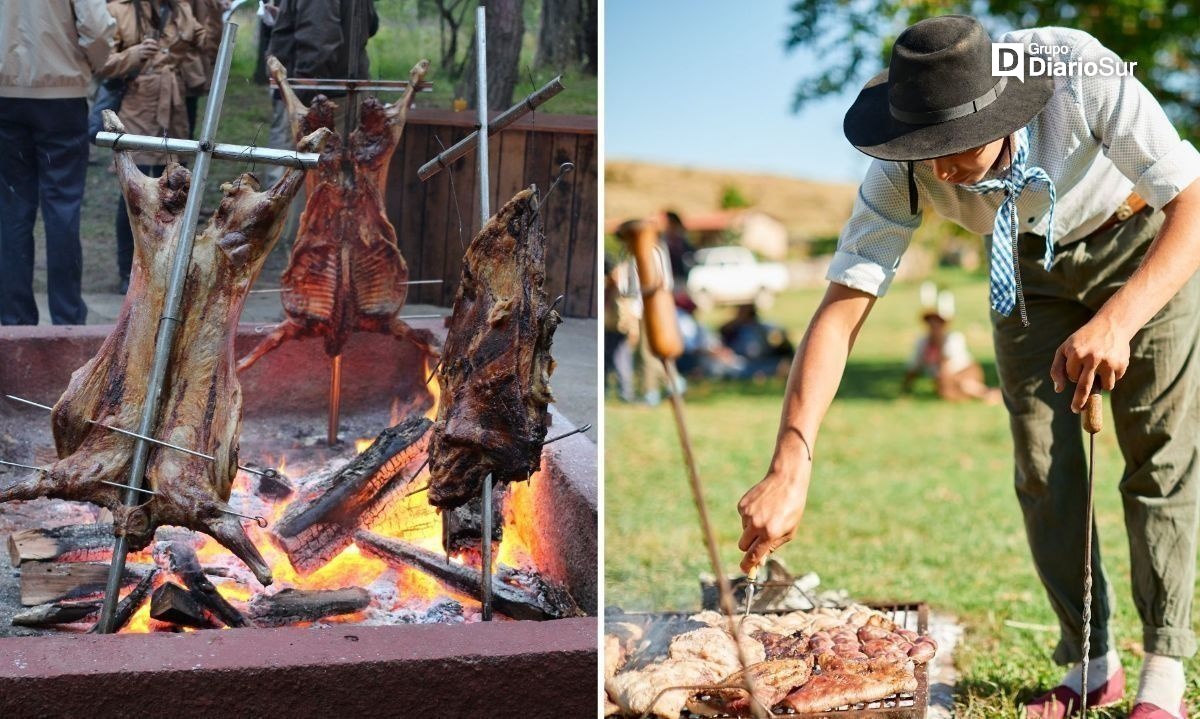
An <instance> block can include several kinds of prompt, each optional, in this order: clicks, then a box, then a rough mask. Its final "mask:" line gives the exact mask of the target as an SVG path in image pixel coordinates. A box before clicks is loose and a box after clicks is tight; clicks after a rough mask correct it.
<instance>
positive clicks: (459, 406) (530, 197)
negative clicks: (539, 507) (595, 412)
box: [429, 187, 562, 509]
mask: <svg viewBox="0 0 1200 719" xmlns="http://www.w3.org/2000/svg"><path fill="white" fill-rule="evenodd" d="M545 242H546V238H545V235H543V233H542V229H541V223H540V220H539V218H538V196H537V188H534V187H531V188H529V189H526V190H522V191H521V192H519V193H517V195H516V196H515V197H513V198H512V199H511V200H509V201H508V203H507V204H506V205H504V207H503V208H501V209H500V211H499V212H498V213H496V214H495V215H494V216H493V217H492V218H491V219H490V220H488V223H487V225H485V226H484V228H483V229H482V230H480V232H479V234H478V235H476V236H475V239H474V240H472V241H471V245H470V247H468V248H467V254H466V256H465V257H464V258H463V270H462V282H461V283H460V284H459V287H458V294H457V295H456V296H455V298H454V313H453V315H452V316H451V317H450V324H449V329H448V332H447V337H446V346H445V350H444V352H443V359H442V362H441V366H440V369H439V370H438V383H439V384H440V386H441V404H440V406H439V407H438V417H437V422H436V423H435V424H434V427H433V439H432V441H431V442H430V446H429V474H430V479H429V501H430V503H431V504H433V505H435V506H437V507H441V508H443V509H446V508H453V507H457V506H459V505H462V504H464V503H466V502H467V501H468V500H470V499H471V498H472V497H478V496H479V493H480V491H481V487H482V484H483V479H484V477H485V476H486V475H487V474H488V473H489V472H491V473H492V478H493V480H494V481H495V483H496V484H497V485H499V484H501V483H504V482H515V481H521V480H525V479H528V478H529V475H530V474H531V473H533V472H535V471H537V469H538V467H539V465H540V464H541V456H542V442H543V441H544V440H545V438H546V405H547V404H548V403H550V402H553V401H554V397H553V396H552V395H551V393H550V373H551V372H553V371H554V359H553V358H552V357H551V356H550V343H551V341H552V339H553V337H554V330H555V328H556V327H557V326H558V323H559V322H561V321H562V320H561V318H560V317H559V315H558V312H556V311H555V310H554V308H553V307H552V306H551V305H550V303H549V302H547V301H546V292H545V290H544V289H543V284H544V281H545V257H544V254H545Z"/></svg>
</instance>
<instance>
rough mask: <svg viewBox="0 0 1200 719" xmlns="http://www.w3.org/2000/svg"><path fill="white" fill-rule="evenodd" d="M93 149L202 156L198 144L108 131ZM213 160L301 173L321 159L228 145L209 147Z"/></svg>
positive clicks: (98, 137)
mask: <svg viewBox="0 0 1200 719" xmlns="http://www.w3.org/2000/svg"><path fill="white" fill-rule="evenodd" d="M96 145H97V146H98V147H111V148H112V149H114V150H147V151H151V152H169V153H173V154H176V155H199V154H201V153H202V152H203V148H202V147H201V141H200V140H178V139H175V138H171V137H168V138H162V137H154V136H153V135H130V134H126V133H124V132H109V131H107V130H105V131H103V132H98V133H96ZM212 156H213V157H214V158H216V159H218V160H245V161H246V162H262V163H266V164H268V165H284V166H287V167H298V168H304V169H310V168H313V167H316V166H317V163H318V162H319V161H320V159H321V156H320V155H319V154H317V153H315V152H297V151H295V150H276V149H274V148H270V147H257V146H253V145H230V144H226V143H222V142H218V143H214V144H212Z"/></svg>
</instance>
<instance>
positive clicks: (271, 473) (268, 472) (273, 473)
mask: <svg viewBox="0 0 1200 719" xmlns="http://www.w3.org/2000/svg"><path fill="white" fill-rule="evenodd" d="M4 396H5V397H7V398H8V399H11V400H13V401H16V402H21V403H23V404H27V405H29V406H31V407H40V408H41V409H45V410H49V411H51V412H53V411H54V408H53V407H51V406H50V405H48V404H42V403H41V402H34V401H33V400H31V399H25V398H24V397H18V396H16V395H15V394H6V395H4ZM84 421H85V422H87V423H88V424H94V425H96V426H97V427H103V428H104V429H107V430H111V431H113V432H116V433H117V434H123V435H125V436H126V437H132V438H134V439H140V440H145V441H146V442H153V443H154V444H157V445H159V446H161V447H169V448H170V449H174V450H176V451H179V452H183V453H184V454H190V455H192V456H193V457H199V458H200V459H207V460H208V461H209V462H215V461H217V458H216V457H214V456H212V455H211V454H205V453H203V452H197V451H196V450H194V449H188V448H187V447H180V446H179V445H177V444H171V443H170V442H166V441H164V440H161V439H155V438H154V437H151V436H149V435H144V434H138V433H137V432H130V431H129V430H127V429H122V428H120V427H114V426H112V425H111V424H104V423H103V422H98V421H96V420H94V419H86V420H84ZM237 468H238V469H240V470H242V471H243V472H249V473H250V474H257V475H258V476H260V477H277V476H279V472H278V471H277V470H274V469H254V468H253V467H246V466H243V465H240V464H239V465H238V466H237ZM122 486H124V485H122Z"/></svg>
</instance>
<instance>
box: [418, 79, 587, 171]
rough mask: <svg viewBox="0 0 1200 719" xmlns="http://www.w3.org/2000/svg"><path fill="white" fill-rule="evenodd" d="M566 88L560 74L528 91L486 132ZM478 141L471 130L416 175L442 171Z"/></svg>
mask: <svg viewBox="0 0 1200 719" xmlns="http://www.w3.org/2000/svg"><path fill="white" fill-rule="evenodd" d="M565 89H566V88H565V87H563V84H562V76H561V75H559V76H557V77H555V78H554V79H553V80H551V81H550V82H548V83H546V84H545V85H542V86H541V87H540V88H538V89H537V90H535V91H534V92H532V93H530V94H529V95H527V96H526V97H525V99H524V100H522V101H521V102H519V103H517V104H516V105H513V106H512V107H510V108H508V109H507V110H505V111H504V112H502V113H500V114H499V115H497V116H495V117H494V118H492V121H491V123H490V124H489V126H488V134H490V135H495V134H496V133H497V132H500V131H501V130H503V129H504V128H506V127H508V126H509V125H511V124H513V123H514V122H516V121H517V120H520V119H521V118H522V117H524V116H526V115H528V114H529V113H531V112H533V110H534V109H535V108H537V107H538V106H539V105H542V104H544V103H545V102H546V101H547V100H549V99H550V98H552V97H554V96H555V95H557V94H558V93H560V92H562V91H563V90H565ZM478 141H479V133H478V131H476V132H472V133H471V134H470V135H467V136H466V137H464V138H463V139H461V140H459V141H458V142H456V143H454V144H453V145H451V146H450V147H447V148H446V149H445V150H443V151H442V152H441V154H439V155H438V156H437V157H435V158H433V159H432V160H430V161H429V162H426V163H425V164H424V165H421V167H420V169H418V170H417V177H418V178H420V179H421V181H422V182H424V181H425V180H428V179H429V178H431V177H433V176H434V175H436V174H438V173H439V172H441V171H442V168H444V167H449V166H450V165H451V164H453V163H454V161H455V160H457V159H459V158H460V157H462V156H463V155H465V154H467V153H468V152H470V151H471V148H472V147H475V144H476V143H477V142H478Z"/></svg>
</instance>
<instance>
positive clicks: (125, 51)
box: [101, 0, 205, 294]
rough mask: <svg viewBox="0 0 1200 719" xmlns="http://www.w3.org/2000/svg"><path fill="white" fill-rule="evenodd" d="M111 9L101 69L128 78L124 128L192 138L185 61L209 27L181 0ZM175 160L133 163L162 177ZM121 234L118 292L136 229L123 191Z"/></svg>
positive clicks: (160, 157)
mask: <svg viewBox="0 0 1200 719" xmlns="http://www.w3.org/2000/svg"><path fill="white" fill-rule="evenodd" d="M135 3H136V4H135ZM108 10H109V12H111V13H112V16H113V17H114V18H116V20H117V33H116V36H115V37H114V39H113V54H112V55H111V56H109V58H108V62H106V63H105V64H104V69H103V70H102V71H101V74H102V75H103V76H104V77H108V78H124V79H125V80H126V87H125V95H124V97H123V98H122V100H121V110H120V112H119V113H118V114H119V116H120V118H121V122H122V123H124V125H125V131H126V132H128V133H130V134H133V135H151V136H154V137H173V138H184V137H187V136H188V115H187V107H186V104H185V100H184V88H185V86H186V85H185V81H184V65H185V64H186V63H187V62H188V61H189V59H190V58H192V57H193V55H194V54H195V53H197V52H199V50H200V48H201V47H202V46H203V44H204V40H205V30H204V27H203V26H202V25H200V23H198V22H196V18H195V17H194V16H193V15H192V9H191V7H190V6H189V5H188V3H187V2H182V1H181V0H116V1H115V2H110V3H109V4H108ZM171 159H174V158H173V157H172V156H171V155H168V154H165V153H161V152H148V151H141V152H134V153H133V161H134V163H136V164H137V166H138V168H139V169H140V170H141V171H142V172H144V173H146V174H147V175H149V176H150V177H158V176H160V175H161V174H162V172H163V170H164V169H166V166H167V163H168V162H169V161H170V160H171ZM116 233H117V280H118V283H119V289H118V291H119V292H120V293H121V294H125V292H126V291H128V289H129V272H130V270H131V269H132V266H133V229H132V228H131V227H130V225H129V211H128V209H127V208H126V206H125V199H124V197H121V196H118V197H117V222H116Z"/></svg>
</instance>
